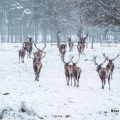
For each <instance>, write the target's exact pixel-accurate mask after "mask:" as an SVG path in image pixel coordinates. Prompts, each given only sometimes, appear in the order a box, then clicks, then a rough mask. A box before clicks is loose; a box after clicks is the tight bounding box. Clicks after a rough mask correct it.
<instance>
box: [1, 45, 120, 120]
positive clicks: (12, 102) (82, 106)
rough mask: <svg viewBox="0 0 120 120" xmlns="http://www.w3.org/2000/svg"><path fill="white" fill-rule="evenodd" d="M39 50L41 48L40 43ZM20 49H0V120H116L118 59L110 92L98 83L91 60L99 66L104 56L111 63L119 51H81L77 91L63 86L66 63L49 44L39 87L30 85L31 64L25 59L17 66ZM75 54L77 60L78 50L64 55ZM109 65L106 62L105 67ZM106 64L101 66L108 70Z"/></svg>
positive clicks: (119, 118) (119, 79) (119, 90)
mask: <svg viewBox="0 0 120 120" xmlns="http://www.w3.org/2000/svg"><path fill="white" fill-rule="evenodd" d="M37 46H38V47H40V48H42V47H43V45H42V44H38V45H37ZM20 48H21V44H5V43H4V44H2V43H1V44H0V119H2V120H40V119H43V120H120V113H119V112H111V109H116V110H120V57H119V58H118V59H116V60H115V62H114V63H115V70H114V74H113V80H111V90H110V91H109V89H108V83H106V86H105V89H104V90H102V89H101V81H100V78H99V76H98V73H97V72H96V66H95V65H94V63H93V61H92V59H93V55H98V58H97V61H98V62H99V63H102V62H103V60H104V58H103V56H102V52H105V53H106V55H108V56H109V57H110V58H113V57H115V56H116V55H117V54H118V53H119V52H120V45H118V47H101V46H100V44H95V46H94V49H90V45H89V47H88V48H86V49H85V55H81V56H80V60H79V63H78V64H77V65H78V66H79V67H81V69H82V74H81V78H80V86H79V88H77V87H73V86H69V87H68V86H67V85H66V80H65V74H64V64H63V62H62V61H61V58H60V56H59V52H58V50H57V48H56V46H53V47H52V48H51V46H50V45H49V44H48V45H47V48H46V49H45V51H46V52H47V55H46V57H45V58H44V59H43V60H42V63H43V68H42V71H41V74H40V80H39V82H36V81H35V80H34V72H33V67H32V59H27V57H25V63H21V64H19V59H18V50H19V49H20ZM73 54H74V59H73V60H74V61H76V60H77V59H78V53H77V49H76V46H75V47H74V51H73V52H72V53H69V52H68V51H67V54H66V57H65V60H66V61H68V60H69V57H70V56H71V55H73ZM106 63H107V62H106ZM106 63H105V64H104V66H105V65H106Z"/></svg>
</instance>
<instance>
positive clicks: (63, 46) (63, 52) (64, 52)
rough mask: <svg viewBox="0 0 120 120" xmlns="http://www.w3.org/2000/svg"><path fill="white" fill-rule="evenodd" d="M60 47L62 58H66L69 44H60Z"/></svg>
mask: <svg viewBox="0 0 120 120" xmlns="http://www.w3.org/2000/svg"><path fill="white" fill-rule="evenodd" d="M58 48H59V53H60V55H61V58H62V59H63V60H64V57H65V54H66V48H67V45H65V44H60V45H59V47H58Z"/></svg>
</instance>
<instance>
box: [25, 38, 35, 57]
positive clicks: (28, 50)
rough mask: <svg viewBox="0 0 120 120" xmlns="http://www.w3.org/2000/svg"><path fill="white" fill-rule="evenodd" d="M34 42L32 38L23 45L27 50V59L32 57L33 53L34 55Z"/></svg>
mask: <svg viewBox="0 0 120 120" xmlns="http://www.w3.org/2000/svg"><path fill="white" fill-rule="evenodd" d="M33 42H34V41H32V38H29V41H28V42H24V43H23V46H24V48H25V50H26V51H27V57H28V56H29V57H30V55H31V53H32V49H33Z"/></svg>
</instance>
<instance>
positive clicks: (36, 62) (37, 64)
mask: <svg viewBox="0 0 120 120" xmlns="http://www.w3.org/2000/svg"><path fill="white" fill-rule="evenodd" d="M35 47H36V44H35ZM45 47H46V45H45ZM45 47H44V49H45ZM36 48H37V47H36ZM37 49H38V48H37ZM42 53H44V55H43V54H42ZM33 56H34V58H32V57H31V56H30V58H32V59H33V70H34V73H35V81H39V75H40V72H41V69H42V63H41V60H42V59H43V58H44V57H45V56H46V53H45V52H44V51H43V49H42V50H40V49H38V51H37V52H34V53H33Z"/></svg>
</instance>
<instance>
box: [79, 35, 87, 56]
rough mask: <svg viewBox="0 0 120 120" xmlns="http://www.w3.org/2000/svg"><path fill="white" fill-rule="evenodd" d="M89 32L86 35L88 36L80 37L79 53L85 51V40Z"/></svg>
mask: <svg viewBox="0 0 120 120" xmlns="http://www.w3.org/2000/svg"><path fill="white" fill-rule="evenodd" d="M87 37H88V34H87V35H86V37H84V38H83V37H80V40H79V41H78V45H77V49H78V53H79V54H82V53H83V52H84V49H85V43H86V42H85V40H86V39H87Z"/></svg>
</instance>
